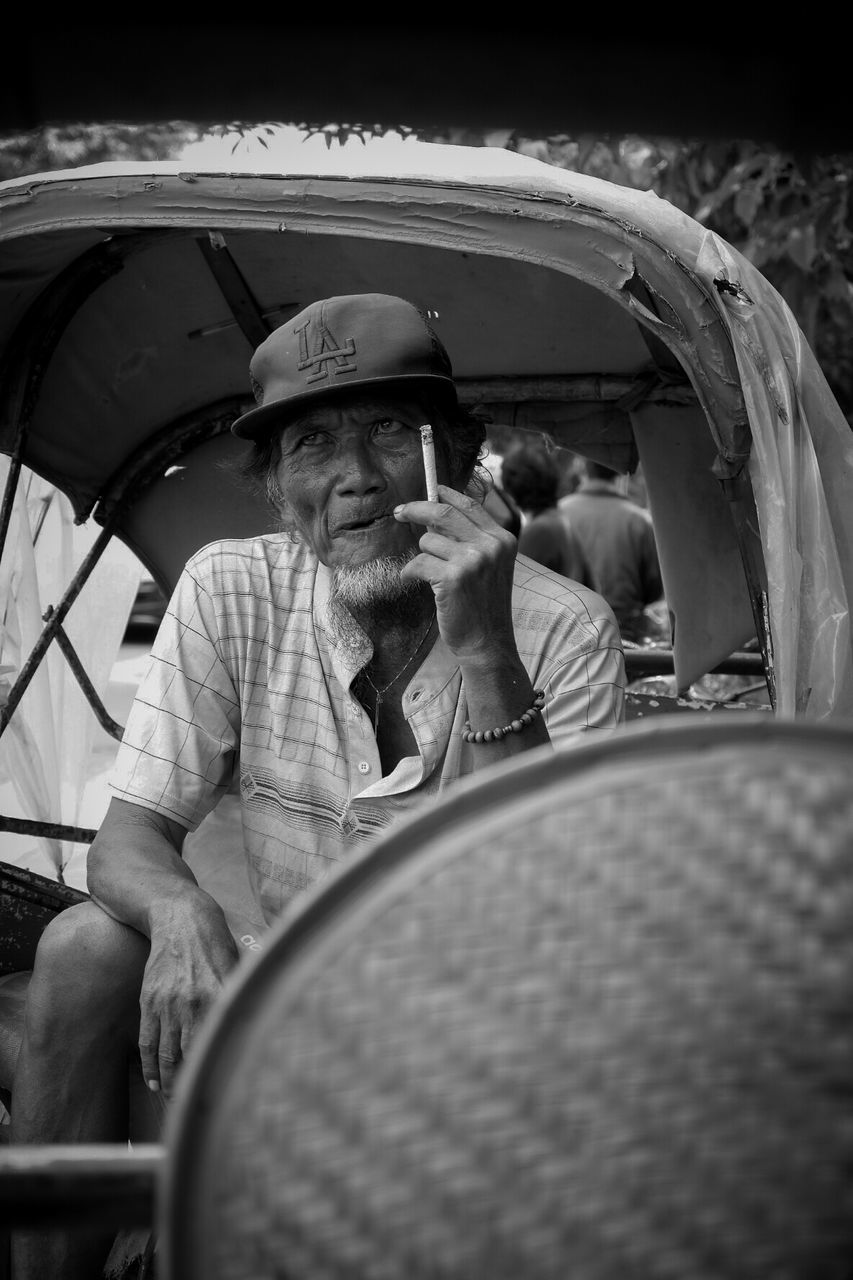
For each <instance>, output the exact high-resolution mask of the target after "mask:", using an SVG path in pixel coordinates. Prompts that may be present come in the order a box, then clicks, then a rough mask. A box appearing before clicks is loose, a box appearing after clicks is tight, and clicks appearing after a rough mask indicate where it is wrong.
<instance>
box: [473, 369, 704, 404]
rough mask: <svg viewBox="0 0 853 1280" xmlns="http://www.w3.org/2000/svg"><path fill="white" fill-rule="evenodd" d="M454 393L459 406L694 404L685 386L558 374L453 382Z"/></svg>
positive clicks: (614, 376) (629, 378) (692, 394)
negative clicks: (635, 400) (636, 399)
mask: <svg viewBox="0 0 853 1280" xmlns="http://www.w3.org/2000/svg"><path fill="white" fill-rule="evenodd" d="M456 390H457V394H458V396H459V400H460V401H461V403H462V404H478V403H480V402H481V401H482V402H484V403H487V404H520V403H529V402H531V401H534V402H535V401H544V402H548V401H555V402H557V403H560V402H565V403H567V404H569V403H574V402H581V401H594V402H597V403H598V402H608V403H609V402H615V401H618V400H624V398H625V397H626V396H631V395H632V394H634V393H637V395H639V396H641V397H642V398H643V399H644V400H649V401H651V402H653V403H655V404H676V405H690V404H695V403H696V392H695V391H694V390H693V388H692V387H691V386H690V385H689V384H688V385H685V384H678V385H676V384H674V383H667V382H665V381H664V382H661V383H660V384H658V385H652V384H651V383H650V381H649V379H647V378H644V377H635V376H633V375H621V374H608V375H607V377H599V376H597V375H595V374H593V375H589V374H584V375H580V376H572V377H564V376H561V375H559V374H542V375H541V376H539V375H530V376H523V377H521V376H519V377H514V378H504V377H496V378H464V377H460V378H457V379H456Z"/></svg>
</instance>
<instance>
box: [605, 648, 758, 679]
mask: <svg viewBox="0 0 853 1280" xmlns="http://www.w3.org/2000/svg"><path fill="white" fill-rule="evenodd" d="M674 670H675V667H674V664H673V657H672V650H671V649H656V648H651V647H649V648H639V649H626V650H625V671H626V673H627V675H628V679H629V680H638V679H640V678H641V677H642V676H651V675H672V674H673V673H674ZM709 674H710V675H727V676H759V677H762V678H763V677H764V660H763V658H762V655H761V654H760V653H746V652H744V653H733V654H731V655H730V657H728V658H726V659H725V660H724V661H723V662H720V663H719V664H718V665H717V666H716V667H712V668H711V669H710V671H709Z"/></svg>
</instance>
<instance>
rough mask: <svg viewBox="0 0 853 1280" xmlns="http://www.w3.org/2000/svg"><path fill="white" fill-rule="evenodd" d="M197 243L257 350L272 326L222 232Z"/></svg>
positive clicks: (211, 233) (216, 232)
mask: <svg viewBox="0 0 853 1280" xmlns="http://www.w3.org/2000/svg"><path fill="white" fill-rule="evenodd" d="M196 243H197V244H198V247H199V249H201V252H202V257H203V258H204V260H205V262H206V263H207V265H208V267H209V268H210V272H211V274H212V276H213V278H214V280H215V281H216V283H217V284H218V285H219V288H220V290H221V291H222V296H223V297H224V299H225V301H226V302H227V303H228V306H229V308H230V309H231V314H232V315H233V317H234V319H235V320H236V321H237V324H238V326H239V328H240V330H241V332H242V333H243V335H244V336H245V337H246V339H247V340H248V342H249V345H250V346H251V348H252V350H254V349H255V347H258V346H260V344H261V343H262V342H263V341H264V339H265V338H268V337H269V335H270V326H269V324H268V323H267V321H266V318H265V316H264V313H263V311H262V310H261V308H260V307H259V306H258V302H257V299H256V298H255V296H254V294H253V293H252V291H251V289H250V288H249V286H248V284H247V283H246V280H245V278H244V276H243V273H242V272H241V270H240V268H239V267H238V266H237V263H236V262H235V260H234V257H233V255H232V253H231V250H230V249H229V248H228V245H227V244H226V242H225V236H224V235H223V234H222V232H221V231H209V232H208V233H207V236H206V237H205V238H204V239H202V238H201V237H199V239H198V240H197V241H196Z"/></svg>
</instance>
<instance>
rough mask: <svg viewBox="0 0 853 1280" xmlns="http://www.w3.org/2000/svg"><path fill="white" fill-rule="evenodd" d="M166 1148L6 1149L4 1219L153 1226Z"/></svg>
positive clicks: (0, 1152) (13, 1223) (11, 1223)
mask: <svg viewBox="0 0 853 1280" xmlns="http://www.w3.org/2000/svg"><path fill="white" fill-rule="evenodd" d="M164 1161H165V1147H164V1146H162V1145H160V1144H158V1143H150V1144H146V1145H143V1146H139V1147H135V1148H132V1149H129V1148H128V1147H127V1146H126V1145H124V1144H118V1143H116V1144H112V1143H104V1144H100V1145H95V1144H93V1145H65V1144H61V1145H51V1146H39V1147H30V1146H26V1147H22V1146H5V1147H2V1148H0V1223H3V1224H4V1225H5V1226H6V1227H7V1228H11V1229H19V1228H22V1227H38V1228H39V1229H41V1230H50V1229H55V1228H62V1230H69V1229H75V1228H79V1229H81V1230H88V1229H91V1228H92V1227H94V1226H97V1227H113V1228H118V1227H132V1226H139V1227H143V1226H151V1225H152V1224H153V1222H154V1217H155V1213H156V1199H157V1181H158V1177H159V1175H160V1171H161V1169H162V1167H163V1163H164Z"/></svg>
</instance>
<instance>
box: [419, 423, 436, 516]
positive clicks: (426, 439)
mask: <svg viewBox="0 0 853 1280" xmlns="http://www.w3.org/2000/svg"><path fill="white" fill-rule="evenodd" d="M421 445H422V447H423V451H424V471H425V472H426V490H427V502H438V476H437V475H436V471H435V445H434V444H433V440H432V427H431V426H430V424H429V423H428V422H425V423H424V425H423V426H422V427H421Z"/></svg>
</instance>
